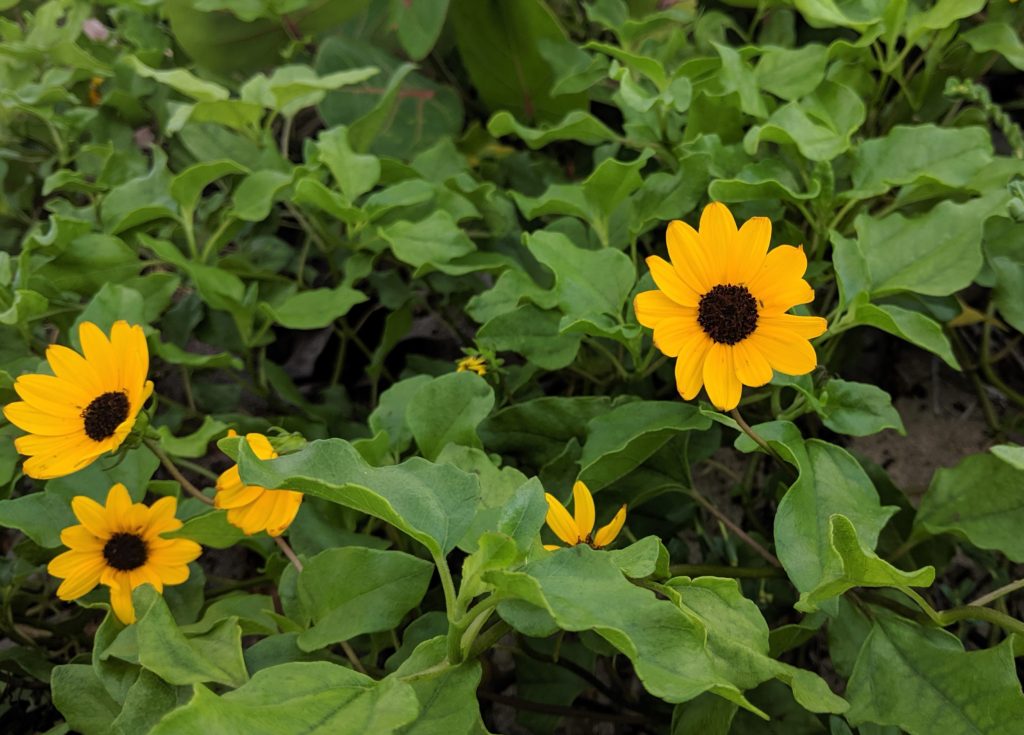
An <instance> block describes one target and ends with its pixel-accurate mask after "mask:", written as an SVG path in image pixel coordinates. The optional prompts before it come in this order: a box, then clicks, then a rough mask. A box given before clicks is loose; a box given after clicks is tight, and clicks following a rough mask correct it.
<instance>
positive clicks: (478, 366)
mask: <svg viewBox="0 0 1024 735" xmlns="http://www.w3.org/2000/svg"><path fill="white" fill-rule="evenodd" d="M467 370H468V371H469V372H473V373H476V374H477V375H479V376H480V377H483V376H485V375H487V360H485V359H484V358H482V357H480V356H479V355H470V356H469V357H464V358H462V359H461V360H459V362H458V367H456V368H455V372H457V373H464V372H466V371H467Z"/></svg>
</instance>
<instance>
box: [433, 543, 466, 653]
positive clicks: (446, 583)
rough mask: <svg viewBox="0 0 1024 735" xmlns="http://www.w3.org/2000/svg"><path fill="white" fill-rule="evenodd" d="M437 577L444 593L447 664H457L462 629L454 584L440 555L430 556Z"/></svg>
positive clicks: (449, 571)
mask: <svg viewBox="0 0 1024 735" xmlns="http://www.w3.org/2000/svg"><path fill="white" fill-rule="evenodd" d="M432 555H433V557H434V565H435V566H436V567H437V575H438V576H439V577H440V578H441V589H442V590H443V591H444V606H445V609H446V610H447V614H448V662H449V663H451V664H453V665H454V664H458V663H460V662H461V661H462V632H463V630H462V628H461V627H460V626H459V622H460V621H459V618H460V617H461V616H460V610H459V602H458V596H457V595H456V594H455V582H454V580H453V579H452V572H451V569H449V568H448V561H447V560H446V559H445V558H444V556H442V555H441V554H436V553H435V554H432Z"/></svg>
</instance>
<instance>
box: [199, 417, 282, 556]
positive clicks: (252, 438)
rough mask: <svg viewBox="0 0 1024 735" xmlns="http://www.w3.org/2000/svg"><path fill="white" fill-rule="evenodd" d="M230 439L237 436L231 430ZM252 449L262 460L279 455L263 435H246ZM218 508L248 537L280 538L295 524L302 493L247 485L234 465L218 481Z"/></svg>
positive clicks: (215, 502) (215, 499) (216, 499)
mask: <svg viewBox="0 0 1024 735" xmlns="http://www.w3.org/2000/svg"><path fill="white" fill-rule="evenodd" d="M228 436H238V434H237V433H236V432H235V431H234V430H233V429H232V430H231V431H229V432H228ZM245 440H246V441H247V442H248V443H249V448H250V449H252V451H253V452H254V453H255V454H256V456H257V457H259V458H260V459H276V458H277V452H275V451H274V448H273V447H272V446H271V445H270V441H269V440H268V439H267V437H265V436H263V434H256V433H252V434H246V435H245ZM213 504H214V505H215V506H216V507H217V508H222V509H226V510H227V512H228V522H229V523H230V524H231V525H233V526H237V527H238V528H240V529H242V532H243V533H245V534H246V535H247V536H251V535H252V534H254V533H259V532H260V531H266V532H267V533H268V534H270V535H271V536H280V535H281V534H282V533H284V530H285V529H286V528H288V526H290V525H291V523H292V521H294V520H295V515H296V514H297V513H298V512H299V506H300V505H302V493H300V492H297V491H295V490H268V489H267V488H265V487H260V486H259V485H246V484H244V483H243V482H242V477H241V476H240V475H239V474H238V465H237V464H236V465H232V466H231V467H230V468H228V469H226V470H224V472H222V473H221V476H220V477H218V478H217V494H216V496H215V497H214V499H213Z"/></svg>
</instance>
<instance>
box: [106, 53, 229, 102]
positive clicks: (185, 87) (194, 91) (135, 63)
mask: <svg viewBox="0 0 1024 735" xmlns="http://www.w3.org/2000/svg"><path fill="white" fill-rule="evenodd" d="M126 61H127V62H128V64H129V65H130V66H131V67H132V68H133V69H135V73H136V74H138V75H139V76H140V77H146V78H147V79H155V80H156V81H158V82H160V84H165V85H167V86H168V87H171V88H172V89H174V90H175V91H176V92H180V93H181V94H183V95H185V96H186V97H191V98H192V99H194V100H210V101H212V100H226V99H227V98H228V97H229V96H230V95H231V93H230V92H229V91H228V90H227V89H226V88H225V87H222V86H221V85H219V84H216V83H214V82H210V81H207V80H205V79H200V78H199V77H197V76H196V75H195V74H193V73H192V72H190V71H188V70H187V69H170V70H166V71H165V70H160V69H153V68H151V67H149V66H146V65H145V64H143V63H142V62H141V61H139V60H138V59H137V58H135V57H134V56H128V57H126Z"/></svg>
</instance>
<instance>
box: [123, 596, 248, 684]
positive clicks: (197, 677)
mask: <svg viewBox="0 0 1024 735" xmlns="http://www.w3.org/2000/svg"><path fill="white" fill-rule="evenodd" d="M132 599H133V600H134V603H135V614H136V615H137V616H138V620H137V621H136V623H135V624H134V625H133V626H131V627H130V628H128V629H127V630H131V631H132V632H133V633H134V635H135V636H136V638H137V640H138V663H139V664H141V665H142V666H143V667H145V668H147V669H149V670H150V671H152V672H153V673H154V674H156V675H157V676H159V677H160V678H161V679H163V680H164V681H166V682H168V683H169V684H178V685H187V684H197V683H199V682H205V681H211V682H217V683H220V684H227V685H229V686H233V687H237V686H241V685H242V684H243V683H245V681H246V680H247V679H248V678H249V674H248V673H247V672H246V670H245V662H244V660H243V659H242V630H241V628H239V627H238V623H237V619H236V618H227V619H225V620H222V621H221V622H219V623H217V624H216V625H215V626H213V628H211V629H210V630H209V631H208V632H207V633H204V634H202V635H198V636H193V637H191V638H187V637H186V636H185V635H184V634H183V633H182V632H181V630H179V629H178V626H177V625H176V624H175V622H174V618H172V617H171V612H170V610H168V609H167V603H166V602H164V598H163V596H162V595H160V594H159V593H158V592H157V591H156V590H154V589H153V588H152V587H150V586H149V585H142V586H141V587H137V588H136V589H135V590H134V591H133V593H132ZM123 635H124V634H122V636H123Z"/></svg>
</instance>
